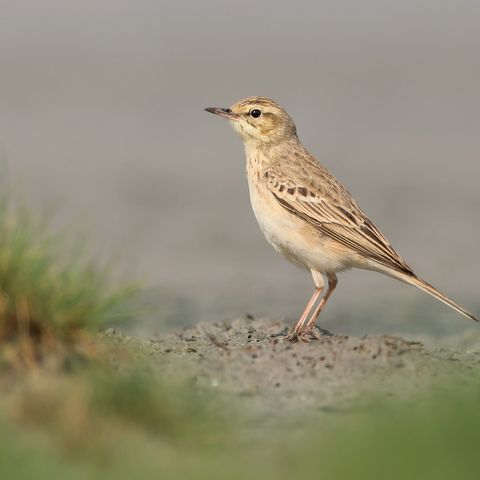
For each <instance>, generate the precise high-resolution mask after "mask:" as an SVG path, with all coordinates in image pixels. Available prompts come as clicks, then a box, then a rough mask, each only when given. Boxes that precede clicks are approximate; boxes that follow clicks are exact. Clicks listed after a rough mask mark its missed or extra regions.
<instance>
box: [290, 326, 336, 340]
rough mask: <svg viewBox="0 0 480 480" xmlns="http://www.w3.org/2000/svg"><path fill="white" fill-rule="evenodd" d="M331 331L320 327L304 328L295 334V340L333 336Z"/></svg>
mask: <svg viewBox="0 0 480 480" xmlns="http://www.w3.org/2000/svg"><path fill="white" fill-rule="evenodd" d="M333 335H334V334H333V333H332V332H329V331H328V330H325V329H324V328H320V327H313V328H304V329H302V330H300V332H298V333H297V334H296V336H297V338H296V341H298V340H301V341H303V342H312V341H313V340H320V339H322V338H325V337H333Z"/></svg>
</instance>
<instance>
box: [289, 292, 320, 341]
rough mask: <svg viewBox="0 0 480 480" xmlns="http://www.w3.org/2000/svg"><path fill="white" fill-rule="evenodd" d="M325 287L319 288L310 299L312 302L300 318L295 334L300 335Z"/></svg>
mask: <svg viewBox="0 0 480 480" xmlns="http://www.w3.org/2000/svg"><path fill="white" fill-rule="evenodd" d="M322 290H323V286H321V287H317V288H316V289H315V291H314V292H313V295H312V296H311V297H310V300H309V301H308V303H307V306H306V307H305V310H304V311H303V313H302V316H301V317H300V320H298V322H297V323H296V325H295V327H294V329H293V332H295V333H298V332H300V330H301V329H302V327H303V324H304V323H305V320H306V319H307V317H308V314H309V313H310V310H311V309H312V307H313V305H315V302H316V301H317V299H318V297H319V296H320V294H321V293H322Z"/></svg>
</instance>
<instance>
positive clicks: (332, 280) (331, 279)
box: [295, 273, 338, 333]
mask: <svg viewBox="0 0 480 480" xmlns="http://www.w3.org/2000/svg"><path fill="white" fill-rule="evenodd" d="M326 275H327V279H328V287H327V292H326V293H325V296H324V297H323V298H322V300H320V303H319V304H318V306H317V308H316V309H315V311H314V312H313V314H312V316H311V317H310V320H309V321H308V323H307V325H306V327H305V328H304V329H303V331H304V332H309V331H312V330H313V329H314V328H315V323H316V322H317V319H318V316H319V315H320V312H321V311H322V310H323V307H325V305H326V304H327V302H328V299H329V298H330V295H332V293H333V291H334V290H335V287H336V286H337V283H338V280H337V276H336V275H335V274H334V273H327V274H326ZM295 331H297V330H296V327H295ZM297 333H298V332H297Z"/></svg>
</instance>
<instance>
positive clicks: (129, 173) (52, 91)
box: [0, 0, 480, 336]
mask: <svg viewBox="0 0 480 480" xmlns="http://www.w3.org/2000/svg"><path fill="white" fill-rule="evenodd" d="M286 3H287V2H274V1H264V2H259V1H251V0H244V1H243V2H225V1H224V2H221V1H202V2H182V1H177V2H165V1H158V0H156V1H153V0H137V1H135V2H132V1H126V0H123V1H122V0H115V1H114V0H104V1H99V0H95V1H93V0H83V1H81V2H80V1H68V0H42V1H41V2H39V1H33V0H30V1H28V0H27V1H6V0H1V1H0V73H1V75H0V162H1V163H2V164H3V167H2V174H3V176H4V178H5V176H6V175H7V176H8V179H9V181H10V182H11V183H12V184H13V185H14V186H15V189H16V191H17V192H19V193H20V194H21V195H22V196H23V197H25V198H27V199H28V201H29V202H31V203H32V204H33V205H35V207H37V208H38V209H39V210H48V209H52V208H53V210H55V212H56V215H55V218H56V223H57V224H58V225H61V226H62V227H65V226H66V227H67V228H68V229H70V230H72V231H73V232H74V233H78V232H82V233H85V234H86V235H87V236H88V237H89V238H90V240H91V244H92V246H93V247H94V249H95V250H96V251H97V252H98V254H99V255H100V256H102V257H104V258H114V259H116V262H117V263H118V264H119V266H120V267H121V268H122V269H123V270H124V271H125V272H126V273H127V274H128V275H129V276H130V275H131V276H136V277H140V278H143V279H144V281H145V284H146V285H148V286H149V287H151V288H152V289H154V290H153V293H152V294H151V296H150V301H151V302H152V303H154V304H158V305H160V306H161V307H162V308H161V312H162V313H161V314H159V315H153V316H152V318H150V319H149V320H148V321H147V320H146V321H145V326H144V329H146V330H149V329H150V330H154V329H156V328H159V326H160V325H161V324H162V322H163V323H164V322H167V323H170V324H172V323H175V322H183V323H188V322H193V321H197V320H204V319H213V320H221V319H223V318H227V317H230V318H231V317H235V316H237V315H240V314H243V313H245V312H250V313H252V314H255V315H268V316H271V317H287V318H288V319H291V320H292V321H293V320H294V319H295V317H296V316H297V315H298V314H299V312H300V311H301V310H302V308H303V306H304V303H305V302H306V300H307V299H308V297H309V296H310V294H311V291H312V282H311V279H310V276H309V275H308V274H306V273H305V272H302V271H300V270H297V269H296V268H295V267H293V266H290V265H289V264H287V263H286V262H285V261H284V260H283V259H281V258H280V257H279V256H277V254H275V253H274V252H273V250H272V249H271V248H270V247H269V246H268V245H267V244H266V242H265V241H264V240H263V238H262V236H261V233H260V231H259V229H258V227H257V224H256V221H255V219H254V217H253V214H252V212H251V209H250V205H249V200H248V195H247V187H246V181H245V178H244V159H243V149H242V145H241V142H240V139H239V138H237V137H236V136H235V135H234V133H233V131H232V130H231V129H230V128H229V127H228V125H227V124H226V122H223V121H221V119H219V118H215V117H213V116H212V115H209V114H207V113H205V112H204V111H203V108H204V107H206V106H229V105H230V104H232V103H233V102H235V101H236V100H238V99H239V98H242V97H245V96H250V95H266V96H270V97H272V98H274V99H275V100H277V101H278V102H279V103H280V104H282V105H283V106H284V107H285V108H286V109H287V110H288V111H289V113H290V114H291V115H292V117H293V118H294V119H295V120H296V123H297V127H298V130H299V134H300V138H301V139H302V140H303V142H304V143H305V145H306V146H307V147H308V148H309V149H310V151H311V152H312V153H314V154H315V155H316V156H317V157H318V158H319V159H320V160H321V161H322V162H323V163H324V164H326V165H327V166H328V167H329V168H330V169H331V170H332V171H333V173H335V174H336V175H337V177H339V178H340V179H341V180H342V181H343V182H344V183H345V184H346V185H347V187H348V188H349V190H350V191H351V192H352V193H353V195H354V196H355V197H356V199H357V200H358V202H359V203H360V205H361V206H362V208H363V209H364V210H366V212H367V213H368V214H369V215H370V216H371V218H372V219H373V220H374V222H375V223H376V224H377V225H378V226H379V227H380V228H381V229H382V230H383V231H384V233H385V234H386V235H387V237H388V238H389V239H390V240H391V241H392V243H393V245H394V246H395V247H396V248H397V250H398V251H399V252H400V254H401V255H403V256H404V258H406V259H407V261H408V262H409V263H410V264H411V265H412V266H414V267H415V268H416V270H417V271H418V273H419V274H420V275H422V276H424V277H425V278H426V279H427V280H429V281H430V282H432V283H433V284H434V285H436V286H437V287H438V288H440V289H442V290H444V291H445V292H447V293H448V294H450V295H451V296H453V297H454V298H455V299H457V300H458V301H459V302H463V303H465V304H466V306H468V307H470V308H471V309H473V310H475V309H477V313H478V310H479V309H480V301H479V298H478V295H479V281H478V266H479V265H480V252H479V248H478V243H479V242H478V238H479V234H480V215H479V209H480V191H479V181H480V162H479V157H480V136H479V127H480V93H479V85H480V2H478V1H474V0H472V1H465V0H457V1H455V2H454V1H442V0H426V1H420V2H419V1H418V0H417V1H411V0H408V1H403V2H398V1H395V2H393V1H385V0H383V1H372V0H370V1H364V2H358V1H353V0H351V1H315V2H314V1H311V2H302V1H298V2H288V5H286ZM7 166H8V167H7ZM7 170H8V174H7ZM322 322H323V325H324V326H325V327H327V328H330V329H333V330H335V331H337V332H344V333H361V332H365V333H366V332H369V333H372V332H396V331H402V332H403V331H408V332H411V333H413V334H416V335H419V336H421V335H429V334H430V333H431V332H440V333H443V334H445V333H447V334H452V333H454V332H463V333H465V332H470V333H471V332H473V330H469V327H470V325H469V323H468V321H467V320H464V319H463V318H461V317H459V316H457V314H456V313H454V312H453V311H450V310H449V309H447V307H444V306H442V305H441V304H440V303H438V304H437V303H436V302H435V301H434V300H432V299H430V297H427V296H426V295H424V294H422V293H420V292H417V291H415V290H414V289H413V288H411V287H408V286H405V285H403V284H400V283H396V282H395V281H393V280H390V279H388V278H387V277H383V276H381V275H378V274H374V273H370V272H363V271H360V272H355V273H351V274H348V275H342V276H341V277H340V287H339V288H338V290H337V293H336V295H335V296H334V298H333V300H332V301H331V303H330V304H329V308H328V309H327V310H326V311H325V312H324V315H323V319H322ZM475 332H477V330H475ZM476 335H477V336H478V332H477V333H476Z"/></svg>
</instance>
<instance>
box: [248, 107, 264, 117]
mask: <svg viewBox="0 0 480 480" xmlns="http://www.w3.org/2000/svg"><path fill="white" fill-rule="evenodd" d="M261 114H262V112H261V111H260V110H259V109H258V108H254V109H253V110H250V115H251V116H252V117H253V118H258V117H259V116H260V115H261Z"/></svg>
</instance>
